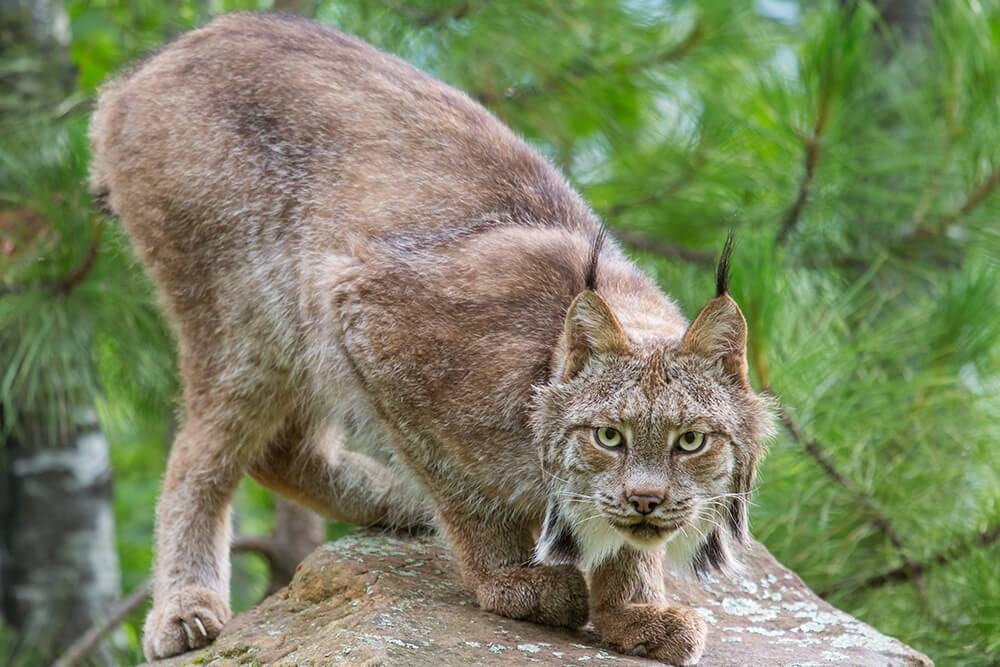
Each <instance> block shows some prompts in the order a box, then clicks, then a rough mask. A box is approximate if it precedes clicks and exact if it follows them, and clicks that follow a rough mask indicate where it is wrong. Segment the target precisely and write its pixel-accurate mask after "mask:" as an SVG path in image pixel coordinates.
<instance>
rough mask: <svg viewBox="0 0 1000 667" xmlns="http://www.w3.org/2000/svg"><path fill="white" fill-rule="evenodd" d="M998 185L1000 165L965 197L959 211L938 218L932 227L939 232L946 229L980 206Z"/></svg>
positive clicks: (999, 182) (999, 183)
mask: <svg viewBox="0 0 1000 667" xmlns="http://www.w3.org/2000/svg"><path fill="white" fill-rule="evenodd" d="M998 185H1000V167H997V168H996V169H995V170H993V173H992V174H990V175H989V177H988V178H987V179H986V180H985V181H983V182H982V183H980V184H979V185H977V186H976V187H975V188H974V189H973V190H972V192H970V193H969V196H968V197H966V198H965V203H964V204H962V206H961V207H960V208H959V209H958V210H957V211H955V212H953V213H949V214H948V215H943V216H941V217H940V218H938V220H937V222H936V223H934V224H933V225H931V229H932V230H933V231H935V232H937V233H940V232H942V231H944V230H945V229H946V228H947V227H948V226H949V225H951V224H952V223H953V222H955V221H956V220H958V219H959V218H960V217H962V216H963V215H966V214H968V213H969V212H970V211H972V209H974V208H976V207H977V206H979V205H980V204H981V203H982V202H983V200H984V199H986V198H987V197H989V196H990V193H991V192H993V190H995V189H996V187H997V186H998Z"/></svg>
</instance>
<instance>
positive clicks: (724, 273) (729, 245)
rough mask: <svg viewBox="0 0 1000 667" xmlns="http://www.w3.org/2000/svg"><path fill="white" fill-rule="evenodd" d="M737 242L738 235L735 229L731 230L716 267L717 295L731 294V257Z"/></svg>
mask: <svg viewBox="0 0 1000 667" xmlns="http://www.w3.org/2000/svg"><path fill="white" fill-rule="evenodd" d="M735 242H736V235H735V234H734V233H733V230H732V229H730V230H729V234H728V236H726V245H724V246H722V256H720V257H719V265H718V267H717V268H716V269H715V296H717V297H718V296H722V295H723V294H729V259H730V257H732V254H733V244H734V243H735Z"/></svg>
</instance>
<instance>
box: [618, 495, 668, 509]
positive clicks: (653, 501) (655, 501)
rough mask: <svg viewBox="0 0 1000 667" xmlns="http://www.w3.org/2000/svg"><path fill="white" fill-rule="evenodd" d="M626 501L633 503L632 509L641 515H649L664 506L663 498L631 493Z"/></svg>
mask: <svg viewBox="0 0 1000 667" xmlns="http://www.w3.org/2000/svg"><path fill="white" fill-rule="evenodd" d="M625 499H626V500H627V501H629V502H630V503H632V507H634V508H635V511H636V512H638V513H639V514H649V513H651V512H652V511H653V510H655V509H656V508H657V507H659V506H660V505H662V504H663V496H657V495H652V494H645V493H643V494H639V493H630V494H628V495H627V496H626V497H625Z"/></svg>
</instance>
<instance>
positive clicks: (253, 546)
mask: <svg viewBox="0 0 1000 667" xmlns="http://www.w3.org/2000/svg"><path fill="white" fill-rule="evenodd" d="M273 542H274V540H273V539H271V538H268V537H258V536H256V535H236V536H234V537H233V543H232V547H231V551H232V553H257V554H260V555H261V556H263V557H264V560H266V561H267V562H268V566H269V567H271V568H274V567H276V566H277V567H280V565H281V564H280V556H279V555H278V553H277V551H276V549H275V547H274V544H273ZM152 594H153V581H152V579H147V580H146V581H145V582H143V584H142V585H141V586H139V588H137V589H135V590H134V591H132V593H131V594H129V596H128V597H127V598H125V599H124V600H121V601H120V602H118V603H117V604H115V605H114V606H113V607H112V608H111V611H110V612H109V613H108V615H107V617H105V618H104V619H102V620H100V621H98V622H95V623H94V624H93V625H91V626H90V627H89V628H88V629H87V631H86V632H84V633H83V634H82V635H80V637H79V638H78V639H77V640H76V641H74V642H73V643H72V644H70V646H69V648H67V649H66V651H65V652H63V654H62V655H61V656H59V658H58V659H57V660H56V661H55V662H54V663H53V665H52V667H74V665H78V664H80V663H81V662H83V661H84V660H86V659H87V658H88V657H89V656H90V654H91V653H93V652H94V649H96V648H97V646H98V645H99V644H100V643H101V639H103V638H104V636H105V635H107V634H108V633H109V632H110V631H111V630H113V629H114V628H115V627H117V626H118V624H119V623H121V622H122V621H124V620H125V618H126V617H127V616H128V615H129V614H131V613H132V612H134V611H135V610H136V609H138V608H139V607H140V606H141V605H142V603H144V602H145V601H146V600H148V599H149V596H150V595H152Z"/></svg>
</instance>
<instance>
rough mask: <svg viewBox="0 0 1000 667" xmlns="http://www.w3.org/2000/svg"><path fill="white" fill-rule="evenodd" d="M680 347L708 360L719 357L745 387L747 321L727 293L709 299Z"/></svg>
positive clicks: (728, 370)
mask: <svg viewBox="0 0 1000 667" xmlns="http://www.w3.org/2000/svg"><path fill="white" fill-rule="evenodd" d="M681 351H682V352H684V353H685V354H696V355H698V356H701V357H704V358H706V359H710V360H718V361H720V362H721V363H722V366H723V368H725V370H726V372H727V373H729V375H730V376H731V377H732V378H733V379H734V380H736V381H737V382H739V383H740V384H741V385H743V386H745V387H749V386H750V384H749V381H748V379H747V322H746V320H745V319H743V313H742V312H741V311H740V307H739V306H737V305H736V302H735V301H733V299H732V297H730V296H729V295H728V294H723V295H721V296H717V297H715V298H714V299H712V300H711V301H709V302H708V305H706V306H705V307H704V308H702V309H701V312H700V313H698V317H697V318H696V319H695V321H694V324H692V325H691V326H690V327H689V328H688V330H687V333H685V334H684V340H683V341H682V342H681Z"/></svg>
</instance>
